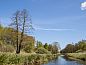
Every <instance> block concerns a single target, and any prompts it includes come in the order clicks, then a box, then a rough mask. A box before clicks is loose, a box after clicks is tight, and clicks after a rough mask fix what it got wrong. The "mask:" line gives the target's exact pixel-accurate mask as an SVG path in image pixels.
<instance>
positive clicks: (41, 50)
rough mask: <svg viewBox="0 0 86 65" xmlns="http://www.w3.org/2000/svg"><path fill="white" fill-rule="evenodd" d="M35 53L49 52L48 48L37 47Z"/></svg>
mask: <svg viewBox="0 0 86 65" xmlns="http://www.w3.org/2000/svg"><path fill="white" fill-rule="evenodd" d="M36 53H39V54H51V53H50V52H49V51H48V50H46V49H45V48H42V47H41V48H38V49H37V50H36Z"/></svg>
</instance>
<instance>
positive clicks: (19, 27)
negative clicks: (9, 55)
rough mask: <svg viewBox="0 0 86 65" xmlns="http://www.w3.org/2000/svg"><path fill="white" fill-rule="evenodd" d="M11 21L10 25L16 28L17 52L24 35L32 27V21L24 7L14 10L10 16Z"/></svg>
mask: <svg viewBox="0 0 86 65" xmlns="http://www.w3.org/2000/svg"><path fill="white" fill-rule="evenodd" d="M12 21H13V22H12V23H11V26H12V27H13V28H14V29H15V30H16V53H17V54H18V53H20V49H21V44H22V42H23V39H24V35H25V34H26V32H27V31H29V30H30V29H32V22H31V18H30V16H29V15H28V12H27V10H25V9H24V10H23V11H16V13H15V14H14V16H13V17H12Z"/></svg>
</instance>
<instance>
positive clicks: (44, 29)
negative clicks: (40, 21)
mask: <svg viewBox="0 0 86 65" xmlns="http://www.w3.org/2000/svg"><path fill="white" fill-rule="evenodd" d="M35 30H43V31H72V30H73V29H46V28H35Z"/></svg>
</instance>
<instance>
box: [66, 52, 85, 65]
mask: <svg viewBox="0 0 86 65" xmlns="http://www.w3.org/2000/svg"><path fill="white" fill-rule="evenodd" d="M65 56H66V57H67V58H68V59H70V60H74V61H79V62H80V63H83V64H86V53H67V54H65Z"/></svg>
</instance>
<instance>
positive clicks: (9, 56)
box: [0, 53, 57, 65]
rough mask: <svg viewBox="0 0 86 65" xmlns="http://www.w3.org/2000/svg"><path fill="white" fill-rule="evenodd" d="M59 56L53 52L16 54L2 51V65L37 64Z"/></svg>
mask: <svg viewBox="0 0 86 65" xmlns="http://www.w3.org/2000/svg"><path fill="white" fill-rule="evenodd" d="M55 57H57V56H55V55H52V54H18V55H17V54H14V53H0V65H27V64H30V65H32V64H33V65H36V63H39V64H41V63H45V62H48V60H51V59H53V58H55Z"/></svg>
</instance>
